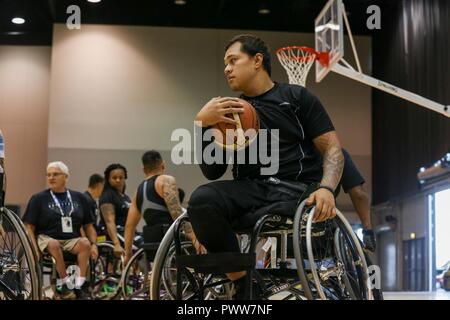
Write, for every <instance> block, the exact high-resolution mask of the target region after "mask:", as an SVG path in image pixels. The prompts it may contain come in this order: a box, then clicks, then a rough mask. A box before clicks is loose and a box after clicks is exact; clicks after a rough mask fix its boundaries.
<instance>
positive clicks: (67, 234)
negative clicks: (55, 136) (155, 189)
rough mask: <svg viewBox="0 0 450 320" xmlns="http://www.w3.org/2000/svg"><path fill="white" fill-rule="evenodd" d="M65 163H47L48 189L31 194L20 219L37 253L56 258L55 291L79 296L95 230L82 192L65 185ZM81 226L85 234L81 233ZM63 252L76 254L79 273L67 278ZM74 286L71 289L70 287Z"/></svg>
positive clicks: (93, 252)
mask: <svg viewBox="0 0 450 320" xmlns="http://www.w3.org/2000/svg"><path fill="white" fill-rule="evenodd" d="M68 178H69V169H68V167H67V166H66V165H65V164H64V163H62V162H60V161H57V162H51V163H49V164H48V166H47V182H48V185H49V189H47V190H44V191H42V192H40V193H37V194H34V195H33V196H32V197H31V199H30V200H29V202H28V205H27V208H26V211H25V214H24V218H23V221H24V223H25V226H26V228H27V232H28V235H29V237H30V239H31V242H32V244H33V246H34V248H35V252H36V253H37V254H38V258H41V254H49V255H51V256H52V257H53V258H54V260H55V261H56V270H57V273H58V276H59V280H58V283H59V289H60V290H59V295H60V297H61V298H62V299H74V298H75V297H76V294H77V295H78V296H81V297H83V296H84V295H85V292H84V291H83V290H81V289H82V288H85V286H84V285H85V280H86V273H87V266H88V261H89V258H90V257H92V258H93V259H94V260H95V259H96V258H97V256H98V251H97V247H96V240H97V234H96V231H95V228H94V225H93V223H94V221H93V220H92V215H91V214H90V209H89V206H88V203H87V201H86V199H85V197H84V196H83V194H82V193H80V192H77V191H73V190H70V189H67V188H66V184H67V180H68ZM81 227H83V229H84V231H85V232H86V235H87V237H88V238H89V240H88V239H87V238H84V237H81V234H80V229H81ZM63 253H71V254H73V255H75V256H76V257H77V262H78V267H79V276H77V277H76V279H75V283H72V282H73V280H74V279H72V278H69V277H68V276H67V273H66V266H65V262H64V256H63ZM73 288H75V292H74V291H73Z"/></svg>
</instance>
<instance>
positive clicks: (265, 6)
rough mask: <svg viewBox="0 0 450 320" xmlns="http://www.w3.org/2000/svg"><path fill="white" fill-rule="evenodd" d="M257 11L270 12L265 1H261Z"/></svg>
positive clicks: (261, 12)
mask: <svg viewBox="0 0 450 320" xmlns="http://www.w3.org/2000/svg"><path fill="white" fill-rule="evenodd" d="M258 13H259V14H269V13H270V9H269V6H268V5H267V4H266V3H262V4H261V6H260V7H259V9H258Z"/></svg>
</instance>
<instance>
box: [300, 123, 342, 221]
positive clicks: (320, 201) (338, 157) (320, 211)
mask: <svg viewBox="0 0 450 320" xmlns="http://www.w3.org/2000/svg"><path fill="white" fill-rule="evenodd" d="M313 142H314V145H315V146H316V148H317V149H318V150H319V152H320V153H321V155H322V158H323V176H322V181H321V182H320V184H321V185H323V186H326V187H328V188H330V189H333V190H334V189H336V187H337V186H338V184H339V181H340V180H341V175H342V170H343V169H344V156H343V154H342V151H341V145H340V143H339V139H338V137H337V134H336V132H335V131H330V132H327V133H325V134H322V135H320V136H318V137H317V138H315V139H314V140H313ZM307 203H308V204H313V203H315V204H316V213H315V220H316V221H324V220H327V219H329V218H332V217H334V216H335V215H336V204H335V201H334V194H333V193H332V192H331V191H330V190H327V189H325V188H320V189H318V190H317V191H316V192H314V193H312V194H311V195H310V197H309V199H308V202H307Z"/></svg>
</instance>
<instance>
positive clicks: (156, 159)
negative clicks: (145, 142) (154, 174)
mask: <svg viewBox="0 0 450 320" xmlns="http://www.w3.org/2000/svg"><path fill="white" fill-rule="evenodd" d="M161 162H162V157H161V154H160V153H159V152H158V151H156V150H150V151H147V152H145V153H144V154H143V155H142V165H143V166H144V168H145V169H147V170H150V171H152V170H155V169H156V168H158V166H159V165H160V164H161Z"/></svg>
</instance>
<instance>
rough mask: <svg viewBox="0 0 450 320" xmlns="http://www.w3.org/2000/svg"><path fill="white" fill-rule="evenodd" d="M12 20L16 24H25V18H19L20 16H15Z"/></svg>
mask: <svg viewBox="0 0 450 320" xmlns="http://www.w3.org/2000/svg"><path fill="white" fill-rule="evenodd" d="M11 21H12V23H15V24H24V23H25V19H24V18H19V17H15V18H13V19H12V20H11Z"/></svg>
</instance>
